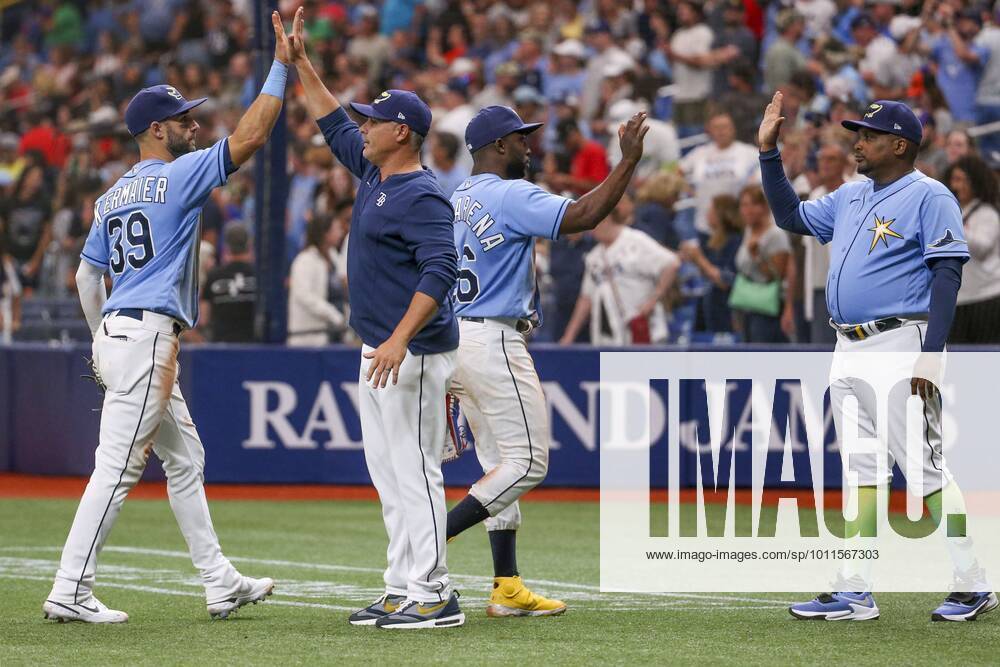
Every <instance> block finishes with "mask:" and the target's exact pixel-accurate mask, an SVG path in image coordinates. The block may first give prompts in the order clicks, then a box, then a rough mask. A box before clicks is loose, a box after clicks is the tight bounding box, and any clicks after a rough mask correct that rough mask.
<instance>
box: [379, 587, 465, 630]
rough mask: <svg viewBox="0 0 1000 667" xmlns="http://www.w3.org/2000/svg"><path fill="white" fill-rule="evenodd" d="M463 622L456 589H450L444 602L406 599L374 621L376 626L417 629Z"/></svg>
mask: <svg viewBox="0 0 1000 667" xmlns="http://www.w3.org/2000/svg"><path fill="white" fill-rule="evenodd" d="M463 623H465V614H463V613H462V610H461V609H460V608H459V606H458V591H452V593H451V596H449V598H448V599H447V600H445V601H444V602H436V603H431V602H417V601H416V600H407V601H406V602H404V603H403V604H402V605H400V607H399V608H398V609H396V611H394V612H392V613H391V614H386V615H385V616H383V617H382V618H380V619H378V620H377V621H375V627H376V628H388V629H393V630H395V629H403V630H417V629H421V628H454V627H458V626H460V625H462V624H463Z"/></svg>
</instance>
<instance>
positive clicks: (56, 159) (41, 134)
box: [17, 124, 72, 169]
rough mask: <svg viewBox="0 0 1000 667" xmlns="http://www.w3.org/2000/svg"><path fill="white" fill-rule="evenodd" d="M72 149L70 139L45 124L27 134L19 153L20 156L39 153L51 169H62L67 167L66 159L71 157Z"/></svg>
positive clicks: (19, 147)
mask: <svg viewBox="0 0 1000 667" xmlns="http://www.w3.org/2000/svg"><path fill="white" fill-rule="evenodd" d="M71 149H72V144H70V141H69V137H67V136H66V135H64V134H62V133H61V132H59V131H58V130H57V129H56V128H54V127H53V126H52V125H49V124H44V125H39V126H37V127H33V128H31V129H30V130H28V131H27V132H25V133H24V136H23V137H21V145H20V146H18V149H17V151H18V153H19V154H20V155H24V154H25V153H27V152H28V151H38V152H39V153H41V154H42V155H43V156H45V162H46V163H47V164H48V165H49V166H50V167H55V168H57V169H62V168H63V167H64V166H66V158H67V157H69V153H70V150H71Z"/></svg>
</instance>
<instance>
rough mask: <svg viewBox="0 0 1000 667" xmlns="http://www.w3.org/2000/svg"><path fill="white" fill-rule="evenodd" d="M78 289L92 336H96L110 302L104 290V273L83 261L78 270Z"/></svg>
mask: <svg viewBox="0 0 1000 667" xmlns="http://www.w3.org/2000/svg"><path fill="white" fill-rule="evenodd" d="M76 289H77V291H78V292H79V293H80V305H81V306H83V315H84V317H86V318H87V325H88V326H89V327H90V334H91V335H94V334H96V333H97V327H99V326H100V325H101V309H103V308H104V302H105V301H107V300H108V294H107V291H106V290H105V289H104V271H102V270H101V269H99V268H97V267H96V266H94V265H93V264H91V263H90V262H88V261H87V260H81V261H80V268H78V269H77V270H76Z"/></svg>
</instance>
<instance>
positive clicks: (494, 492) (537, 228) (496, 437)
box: [448, 106, 649, 616]
mask: <svg viewBox="0 0 1000 667" xmlns="http://www.w3.org/2000/svg"><path fill="white" fill-rule="evenodd" d="M644 120H645V114H643V113H639V114H636V115H635V116H633V117H632V118H631V119H630V120H629V121H628V123H626V124H624V125H622V126H621V127H620V128H619V130H618V137H619V142H620V144H621V148H622V154H623V159H622V161H621V162H620V163H619V164H618V166H616V167H615V169H614V170H613V171H612V172H611V174H609V175H608V177H607V179H605V180H604V182H602V183H601V184H600V185H598V186H597V187H596V188H594V189H593V190H592V191H591V192H588V193H587V194H585V195H584V196H583V197H581V198H580V199H579V200H577V201H572V200H570V199H566V198H565V197H560V196H557V195H553V194H550V193H548V192H545V191H544V190H542V189H541V188H540V187H538V186H537V185H534V184H532V183H529V182H528V181H526V180H525V176H526V175H527V171H528V165H529V164H530V157H531V151H530V149H529V148H528V141H527V138H526V135H528V134H529V133H531V132H534V131H535V130H537V129H538V128H539V127H540V126H541V124H540V123H524V122H523V121H522V120H521V118H520V117H519V116H518V115H517V113H516V112H515V111H514V110H513V109H510V108H508V107H501V106H491V107H486V108H485V109H483V110H482V111H480V112H479V113H478V114H476V116H475V117H473V119H472V120H471V121H470V122H469V126H468V127H467V128H466V130H465V145H466V148H468V149H469V151H470V152H471V153H472V157H473V164H474V166H473V171H472V175H471V176H470V177H469V178H468V179H466V181H465V182H464V183H462V185H460V186H459V187H458V189H457V190H455V193H454V194H453V195H452V197H451V204H452V208H453V209H454V221H455V230H454V232H455V246H456V249H457V250H458V253H459V274H458V287H457V289H456V301H457V304H458V305H457V313H458V316H459V328H460V331H461V342H460V345H459V350H458V367H457V369H456V370H455V380H454V382H453V383H452V389H451V391H452V393H453V394H454V395H455V396H457V397H458V398H459V399H460V400H461V404H462V409H463V412H464V414H465V416H466V417H467V419H468V420H469V425H470V426H471V427H472V431H473V434H474V435H475V440H476V455H477V456H478V457H479V461H480V463H481V464H482V466H483V471H484V472H488V473H489V474H488V475H487V476H485V477H483V478H482V479H481V480H479V481H478V482H476V483H475V484H474V485H473V487H472V489H471V490H470V491H469V495H468V496H466V497H465V498H464V499H463V500H462V501H461V502H460V503H459V504H458V505H456V506H455V507H454V508H453V509H452V510H451V511H450V512H449V513H448V538H449V539H450V538H452V537H454V536H455V535H458V534H459V533H461V532H462V531H464V530H465V529H466V528H469V527H470V526H472V525H474V524H476V523H478V522H480V521H483V520H485V521H486V528H487V530H488V531H489V536H490V545H491V547H492V550H493V574H494V577H495V580H494V585H493V592H492V595H491V597H490V602H489V605H488V606H487V614H489V615H490V616H545V615H554V614H561V613H562V612H564V611H565V610H566V605H565V604H563V603H562V602H559V601H558V600H549V599H547V598H544V597H542V596H541V595H538V594H536V593H533V592H532V591H530V590H529V589H528V588H527V587H525V585H524V583H523V582H522V580H521V578H520V576H519V575H518V571H517V563H516V549H515V534H516V530H517V528H518V526H520V523H521V514H520V510H519V508H518V504H517V499H518V498H519V497H520V496H521V495H523V494H524V493H525V492H527V491H529V490H530V489H532V488H534V487H535V486H536V485H538V483H539V482H541V481H542V480H543V479H544V478H545V473H546V471H547V470H548V460H549V440H550V434H549V422H548V414H547V412H546V408H545V397H544V396H543V395H542V387H541V384H540V383H539V381H538V374H537V373H536V372H535V367H534V363H533V362H532V360H531V355H529V354H528V349H527V346H526V341H525V334H526V333H527V332H528V331H530V330H531V329H533V328H535V327H537V326H540V325H541V321H542V313H541V311H540V310H539V304H538V290H537V287H536V284H535V261H534V249H535V239H536V238H543V239H552V240H555V239H557V238H558V237H559V235H560V234H565V233H573V232H581V231H584V230H589V229H593V228H594V227H596V226H597V224H598V223H599V222H600V221H601V220H603V219H604V217H605V216H607V215H608V213H610V212H611V210H612V209H613V208H614V207H615V205H616V204H617V203H618V200H619V199H621V196H622V194H623V193H624V192H625V188H626V186H627V185H628V183H629V181H630V180H631V178H632V174H633V172H634V170H635V167H636V165H637V164H638V162H639V159H640V158H641V157H642V140H643V137H644V136H645V135H646V132H647V131H648V129H649V128H648V126H646V125H644Z"/></svg>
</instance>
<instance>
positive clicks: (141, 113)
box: [125, 85, 208, 137]
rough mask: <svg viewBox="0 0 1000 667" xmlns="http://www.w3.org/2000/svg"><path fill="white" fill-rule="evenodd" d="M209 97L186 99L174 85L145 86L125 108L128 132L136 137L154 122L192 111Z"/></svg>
mask: <svg viewBox="0 0 1000 667" xmlns="http://www.w3.org/2000/svg"><path fill="white" fill-rule="evenodd" d="M207 99H208V98H207V97H199V98H198V99H196V100H186V99H184V96H183V95H181V94H180V92H179V91H178V90H177V89H176V88H174V87H173V86H166V85H159V86H152V87H150V88H143V89H142V90H140V91H139V92H138V93H136V94H135V97H133V98H132V101H131V102H129V103H128V107H126V108H125V125H126V126H127V127H128V133H129V134H131V135H132V136H133V137H135V136H138V135H140V134H142V133H143V132H145V131H146V130H147V129H149V126H150V125H152V124H153V123H155V122H161V121H164V120H166V119H167V118H170V117H171V116H177V115H178V114H182V113H184V112H185V111H190V110H191V109H194V108H195V107H196V106H198V105H199V104H201V103H202V102H204V101H205V100H207Z"/></svg>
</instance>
